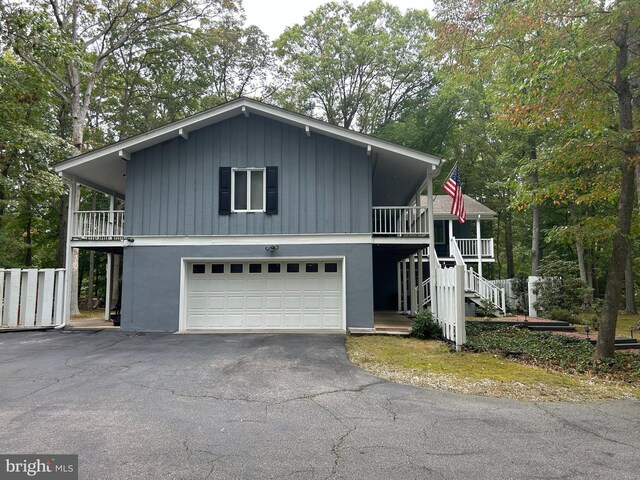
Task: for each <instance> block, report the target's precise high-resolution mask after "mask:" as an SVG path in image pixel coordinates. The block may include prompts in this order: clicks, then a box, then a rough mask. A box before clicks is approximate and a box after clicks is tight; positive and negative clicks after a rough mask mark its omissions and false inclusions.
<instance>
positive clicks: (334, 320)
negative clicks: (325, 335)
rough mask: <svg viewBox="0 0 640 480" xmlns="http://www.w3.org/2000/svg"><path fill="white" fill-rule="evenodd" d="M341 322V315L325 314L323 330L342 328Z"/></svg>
mask: <svg viewBox="0 0 640 480" xmlns="http://www.w3.org/2000/svg"><path fill="white" fill-rule="evenodd" d="M341 322H342V318H341V316H340V314H339V313H335V314H330V313H325V314H324V315H323V317H322V327H323V328H340V323H341Z"/></svg>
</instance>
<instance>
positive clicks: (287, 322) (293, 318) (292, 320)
mask: <svg viewBox="0 0 640 480" xmlns="http://www.w3.org/2000/svg"><path fill="white" fill-rule="evenodd" d="M284 326H285V327H287V328H301V327H302V316H301V315H300V314H298V313H293V314H292V313H285V314H284Z"/></svg>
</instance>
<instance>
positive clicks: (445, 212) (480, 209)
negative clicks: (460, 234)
mask: <svg viewBox="0 0 640 480" xmlns="http://www.w3.org/2000/svg"><path fill="white" fill-rule="evenodd" d="M462 196H463V197H464V210H465V212H467V219H468V220H475V219H476V218H478V216H480V218H484V219H493V218H496V217H497V216H498V214H497V213H496V212H494V211H493V210H491V209H490V208H489V207H487V206H485V205H483V204H482V203H480V202H479V201H477V200H475V199H473V198H471V197H470V196H469V195H462ZM452 201H453V199H452V198H451V197H450V196H449V195H434V196H433V217H434V218H435V219H436V220H450V219H456V218H458V217H456V216H455V215H452V214H451V202H452ZM420 203H421V204H422V205H426V204H427V196H426V195H421V197H420Z"/></svg>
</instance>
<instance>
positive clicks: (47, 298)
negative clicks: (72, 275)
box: [0, 268, 65, 328]
mask: <svg viewBox="0 0 640 480" xmlns="http://www.w3.org/2000/svg"><path fill="white" fill-rule="evenodd" d="M64 275H65V271H64V268H58V269H55V268H45V269H41V270H38V269H35V268H30V269H26V270H21V269H19V268H12V269H0V298H1V299H2V304H1V305H0V327H5V328H6V327H10V328H16V327H36V326H55V325H62V324H64V320H63V316H64Z"/></svg>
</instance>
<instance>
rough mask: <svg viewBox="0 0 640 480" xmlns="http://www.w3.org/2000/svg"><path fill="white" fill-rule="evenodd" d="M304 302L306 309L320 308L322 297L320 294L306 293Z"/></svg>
mask: <svg viewBox="0 0 640 480" xmlns="http://www.w3.org/2000/svg"><path fill="white" fill-rule="evenodd" d="M302 303H303V305H304V308H305V310H306V309H313V310H320V306H321V303H322V299H321V298H320V296H318V295H313V296H312V295H305V296H304V297H303V301H302Z"/></svg>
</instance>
